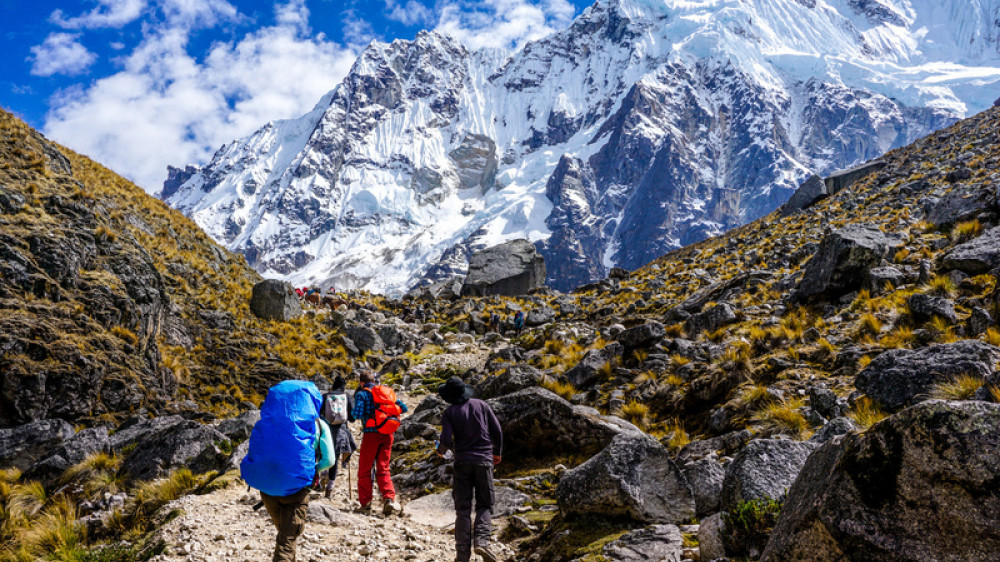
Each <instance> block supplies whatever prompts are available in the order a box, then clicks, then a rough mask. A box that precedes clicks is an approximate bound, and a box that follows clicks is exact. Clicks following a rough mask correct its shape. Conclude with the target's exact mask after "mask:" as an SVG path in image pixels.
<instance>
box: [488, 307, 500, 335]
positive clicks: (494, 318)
mask: <svg viewBox="0 0 1000 562" xmlns="http://www.w3.org/2000/svg"><path fill="white" fill-rule="evenodd" d="M490 331H491V332H499V331H500V315H499V314H497V313H496V312H493V313H492V314H490Z"/></svg>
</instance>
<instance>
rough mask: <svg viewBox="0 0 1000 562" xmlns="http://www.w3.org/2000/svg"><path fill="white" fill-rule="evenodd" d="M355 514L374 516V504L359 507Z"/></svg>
mask: <svg viewBox="0 0 1000 562" xmlns="http://www.w3.org/2000/svg"><path fill="white" fill-rule="evenodd" d="M354 512H355V513H360V514H361V515H371V514H372V504H370V503H366V504H365V505H362V506H358V508H357V509H355V510H354Z"/></svg>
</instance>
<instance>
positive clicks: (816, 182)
mask: <svg viewBox="0 0 1000 562" xmlns="http://www.w3.org/2000/svg"><path fill="white" fill-rule="evenodd" d="M829 195H830V194H829V193H827V191H826V184H825V183H824V182H823V178H821V177H819V176H817V175H812V176H809V178H807V179H806V181H804V182H802V184H801V185H799V188H798V189H796V190H795V193H793V194H792V197H791V198H790V199H789V200H788V202H787V203H785V204H784V206H782V207H781V216H783V217H787V216H788V215H791V214H793V213H795V212H797V211H801V210H802V209H807V208H809V207H811V206H812V205H813V204H815V203H816V202H817V201H821V200H823V199H825V198H826V197H828V196H829Z"/></svg>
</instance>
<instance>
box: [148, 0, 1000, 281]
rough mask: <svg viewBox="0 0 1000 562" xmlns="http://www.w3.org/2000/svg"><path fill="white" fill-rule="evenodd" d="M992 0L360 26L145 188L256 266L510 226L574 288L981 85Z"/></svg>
mask: <svg viewBox="0 0 1000 562" xmlns="http://www.w3.org/2000/svg"><path fill="white" fill-rule="evenodd" d="M998 83H1000V0H964V1H961V2H959V1H951V2H949V1H944V2H942V1H940V0H938V1H931V0H701V1H698V0H600V1H598V2H596V3H595V4H593V5H592V6H591V7H589V8H587V9H586V10H585V11H584V12H583V13H582V14H581V15H580V16H578V17H577V18H576V19H575V20H574V21H573V22H572V24H571V25H570V26H569V27H568V28H567V29H565V30H562V31H558V32H556V33H553V34H552V35H550V36H548V37H545V38H543V39H541V40H538V41H534V42H531V43H528V44H527V45H525V46H524V47H523V48H521V49H519V50H517V51H516V52H507V51H503V50H498V49H482V50H470V49H468V48H466V47H465V46H463V45H462V44H461V43H460V42H458V41H457V40H455V39H453V38H451V37H449V36H446V35H441V34H438V33H436V32H432V31H424V32H420V33H419V34H418V35H417V37H416V38H415V39H413V40H411V41H406V40H397V41H393V42H392V43H382V42H373V43H371V44H370V45H369V46H368V47H367V48H366V49H365V50H364V52H363V53H362V54H361V55H360V56H359V58H358V60H357V61H356V62H355V64H354V66H353V68H352V69H351V71H350V73H349V74H348V76H347V77H346V78H345V79H344V81H343V82H342V83H341V84H339V85H337V86H336V87H335V88H334V89H333V90H332V91H330V92H329V93H328V94H327V95H325V96H324V97H323V98H322V99H321V100H320V101H319V103H317V105H316V106H315V108H314V109H313V110H312V111H310V112H309V113H307V114H306V115H303V116H302V117H300V118H297V119H290V120H282V121H275V122H271V123H267V124H265V125H264V126H263V127H261V128H260V129H259V130H257V131H256V132H254V133H252V134H250V135H248V136H247V137H245V138H243V139H239V140H236V141H233V142H232V143H229V144H227V145H225V146H223V147H221V148H220V149H219V150H218V151H217V152H216V153H215V154H214V155H213V157H212V159H211V161H210V162H208V163H207V164H205V165H201V166H195V165H189V166H186V167H184V168H171V169H170V176H169V178H168V180H167V182H165V184H164V187H163V190H162V192H161V194H160V196H161V197H162V198H163V199H164V200H165V201H167V203H168V204H170V205H171V206H173V207H175V208H177V209H179V210H181V211H182V212H184V213H185V214H186V215H187V216H189V217H190V218H192V219H193V220H194V221H195V222H196V223H197V224H198V225H200V226H201V227H202V228H203V229H204V230H205V231H207V232H208V234H209V235H211V236H212V237H213V238H214V239H215V240H217V241H219V242H220V243H222V244H223V245H225V246H226V247H227V248H229V249H231V250H234V251H237V252H240V253H242V254H243V255H244V256H246V258H247V260H248V262H249V263H250V264H251V265H252V266H254V267H255V268H256V269H258V271H260V272H261V273H262V274H263V275H265V276H268V277H277V278H283V279H287V280H290V281H292V282H293V283H294V284H296V285H322V286H329V285H333V286H336V287H338V288H343V289H353V288H358V289H367V290H370V291H373V292H379V293H387V294H393V295H398V294H400V293H402V292H405V291H406V290H407V289H408V288H410V287H412V286H413V285H415V284H417V283H420V282H426V281H428V280H436V279H442V278H445V277H448V276H452V275H459V274H462V273H464V271H465V270H466V268H467V263H468V257H469V255H470V254H471V252H473V251H475V250H477V249H479V248H483V247H486V246H490V245H494V244H497V243H500V242H503V241H506V240H510V239H514V238H527V239H529V240H531V241H533V242H534V243H535V244H536V246H538V248H539V249H540V251H542V253H543V254H544V255H545V258H546V263H547V265H548V271H549V278H548V283H549V285H551V286H553V287H556V288H558V289H563V290H566V289H570V288H572V287H574V286H577V285H579V284H583V283H587V282H589V281H592V280H595V279H598V278H601V277H603V276H604V275H606V274H607V271H608V270H609V268H610V267H615V266H618V267H625V268H629V269H632V268H636V267H639V266H641V265H643V264H645V263H647V262H648V261H650V260H652V259H654V258H656V257H658V256H659V255H662V254H663V253H666V252H668V251H670V250H672V249H676V248H678V247H680V246H682V245H686V244H690V243H694V242H697V241H700V240H702V239H705V238H707V237H710V236H713V235H716V234H719V233H721V232H723V231H725V230H728V229H730V228H733V227H736V226H738V225H741V224H744V223H746V222H748V221H751V220H755V219H757V218H760V217H762V216H765V215H767V214H768V213H770V212H771V211H773V210H774V209H775V208H777V207H778V206H779V205H781V204H782V203H784V201H785V200H787V198H788V197H789V196H790V195H791V193H792V192H793V191H794V190H795V188H796V187H797V186H798V184H799V183H800V182H801V181H802V180H804V179H805V178H806V177H807V176H808V175H809V174H812V173H819V174H823V173H828V172H830V171H833V170H836V169H839V168H844V167H848V166H850V165H852V164H855V163H858V162H860V161H864V160H868V159H871V158H874V157H877V156H879V155H880V154H882V153H884V152H886V151H888V150H890V149H892V148H895V147H898V146H902V145H904V144H907V143H909V142H912V141H913V140H915V139H917V138H919V137H921V136H923V135H926V134H928V133H930V132H931V131H933V130H936V129H938V128H941V127H943V126H945V125H947V124H950V123H951V122H953V121H955V120H957V119H959V118H962V117H965V116H967V115H970V114H972V113H975V112H978V111H981V110H983V109H985V108H986V107H988V106H989V105H990V104H992V103H993V101H994V99H996V97H997V96H998V95H1000V88H998Z"/></svg>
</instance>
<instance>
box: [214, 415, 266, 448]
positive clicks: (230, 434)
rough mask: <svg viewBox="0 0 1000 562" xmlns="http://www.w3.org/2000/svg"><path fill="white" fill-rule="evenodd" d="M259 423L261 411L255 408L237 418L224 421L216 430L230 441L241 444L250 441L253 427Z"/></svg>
mask: <svg viewBox="0 0 1000 562" xmlns="http://www.w3.org/2000/svg"><path fill="white" fill-rule="evenodd" d="M259 421H260V410H258V409H256V408H255V409H253V410H247V411H245V412H243V413H242V414H240V415H238V416H236V417H235V418H229V419H227V420H222V421H221V422H219V425H217V426H216V429H217V430H219V433H221V434H223V435H225V436H226V438H228V439H229V440H230V441H233V442H236V443H239V442H241V441H246V440H247V439H250V432H251V431H253V426H255V425H257V422H259Z"/></svg>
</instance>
